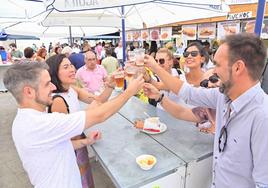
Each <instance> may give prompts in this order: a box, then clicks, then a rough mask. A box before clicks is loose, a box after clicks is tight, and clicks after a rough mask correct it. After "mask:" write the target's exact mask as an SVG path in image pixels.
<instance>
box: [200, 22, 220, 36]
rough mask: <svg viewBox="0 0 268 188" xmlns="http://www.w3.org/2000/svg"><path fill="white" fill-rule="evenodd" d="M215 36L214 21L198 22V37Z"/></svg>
mask: <svg viewBox="0 0 268 188" xmlns="http://www.w3.org/2000/svg"><path fill="white" fill-rule="evenodd" d="M215 36H216V23H204V24H198V39H214V38H215Z"/></svg>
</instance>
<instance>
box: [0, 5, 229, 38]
mask: <svg viewBox="0 0 268 188" xmlns="http://www.w3.org/2000/svg"><path fill="white" fill-rule="evenodd" d="M5 1H6V3H5V2H3V3H2V5H1V7H0V11H1V16H0V27H1V28H4V29H5V31H6V32H7V33H12V34H21V33H23V34H31V35H36V36H39V37H44V36H50V37H52V36H58V37H68V36H69V29H68V28H67V27H66V26H72V35H73V36H83V35H84V34H86V35H96V34H105V33H111V32H115V31H118V30H119V29H121V27H122V25H121V24H122V17H124V18H125V23H126V24H125V25H126V30H129V29H141V28H143V26H144V24H145V25H146V26H147V27H154V26H157V25H162V24H168V23H173V22H178V21H184V20H192V19H197V18H208V17H214V16H222V15H226V14H227V12H228V10H229V9H228V6H226V5H225V4H223V3H222V1H220V0H202V1H200V0H191V3H189V1H188V0H169V1H166V0H165V1H164V0H156V1H150V0H149V1H148V0H147V1H145V0H113V1H111V0H80V1H74V0H65V1H62V0H35V1H33V0H31V1H26V0H5ZM121 5H124V6H125V8H124V9H125V14H124V15H122V10H121ZM107 7H110V8H107ZM111 7H112V8H111ZM103 8H105V9H103Z"/></svg>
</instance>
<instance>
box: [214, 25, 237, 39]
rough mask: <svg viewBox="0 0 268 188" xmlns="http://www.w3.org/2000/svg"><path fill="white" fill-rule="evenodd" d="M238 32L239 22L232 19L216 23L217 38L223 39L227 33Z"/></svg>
mask: <svg viewBox="0 0 268 188" xmlns="http://www.w3.org/2000/svg"><path fill="white" fill-rule="evenodd" d="M239 32H240V22H239V21H233V22H230V21H228V22H219V23H218V30H217V34H218V35H217V39H218V40H221V39H224V38H225V36H227V35H232V34H237V33H239Z"/></svg>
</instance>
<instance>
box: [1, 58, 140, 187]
mask: <svg viewBox="0 0 268 188" xmlns="http://www.w3.org/2000/svg"><path fill="white" fill-rule="evenodd" d="M143 83H144V81H143V79H142V76H140V77H138V78H137V79H134V80H132V82H131V83H130V84H129V86H128V88H127V89H126V90H125V91H124V92H123V93H121V94H120V95H119V96H117V97H116V98H114V99H112V100H110V101H108V102H105V103H103V104H99V105H95V106H94V108H87V109H86V110H85V111H79V112H75V113H71V114H64V113H57V112H55V113H50V114H49V113H46V108H47V106H49V105H51V104H52V91H53V90H55V89H56V87H55V85H54V84H52V83H51V78H50V75H49V72H48V65H47V64H46V63H42V62H34V63H30V62H25V63H15V64H13V65H11V66H10V68H9V69H8V70H7V71H6V72H5V75H4V84H5V87H6V88H7V89H8V90H9V91H10V92H11V94H12V95H13V96H14V98H15V99H16V101H17V103H18V112H17V115H16V117H15V119H14V121H13V125H12V137H13V140H14V143H15V146H16V149H17V151H18V154H19V157H20V159H21V161H22V164H23V167H24V169H25V170H26V172H27V174H28V176H29V178H30V181H31V183H32V184H33V186H34V187H38V188H82V182H81V176H80V172H79V168H78V165H77V162H76V157H75V152H74V148H73V145H72V142H71V138H72V137H74V136H77V135H80V134H81V133H82V132H83V131H84V129H87V128H89V127H91V126H93V125H95V124H97V123H100V122H103V121H105V120H106V119H107V118H109V117H110V116H111V115H113V114H114V113H116V112H117V111H118V110H119V109H120V108H121V107H122V106H123V105H124V104H125V103H126V102H127V100H128V99H129V98H130V97H131V96H133V95H134V94H136V93H137V92H138V91H139V90H140V89H141V87H142V85H143ZM92 139H95V140H96V139H98V138H95V137H94V138H92Z"/></svg>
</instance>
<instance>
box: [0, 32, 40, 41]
mask: <svg viewBox="0 0 268 188" xmlns="http://www.w3.org/2000/svg"><path fill="white" fill-rule="evenodd" d="M6 40H40V38H38V37H35V36H30V35H13V34H7V33H5V32H0V41H6Z"/></svg>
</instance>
